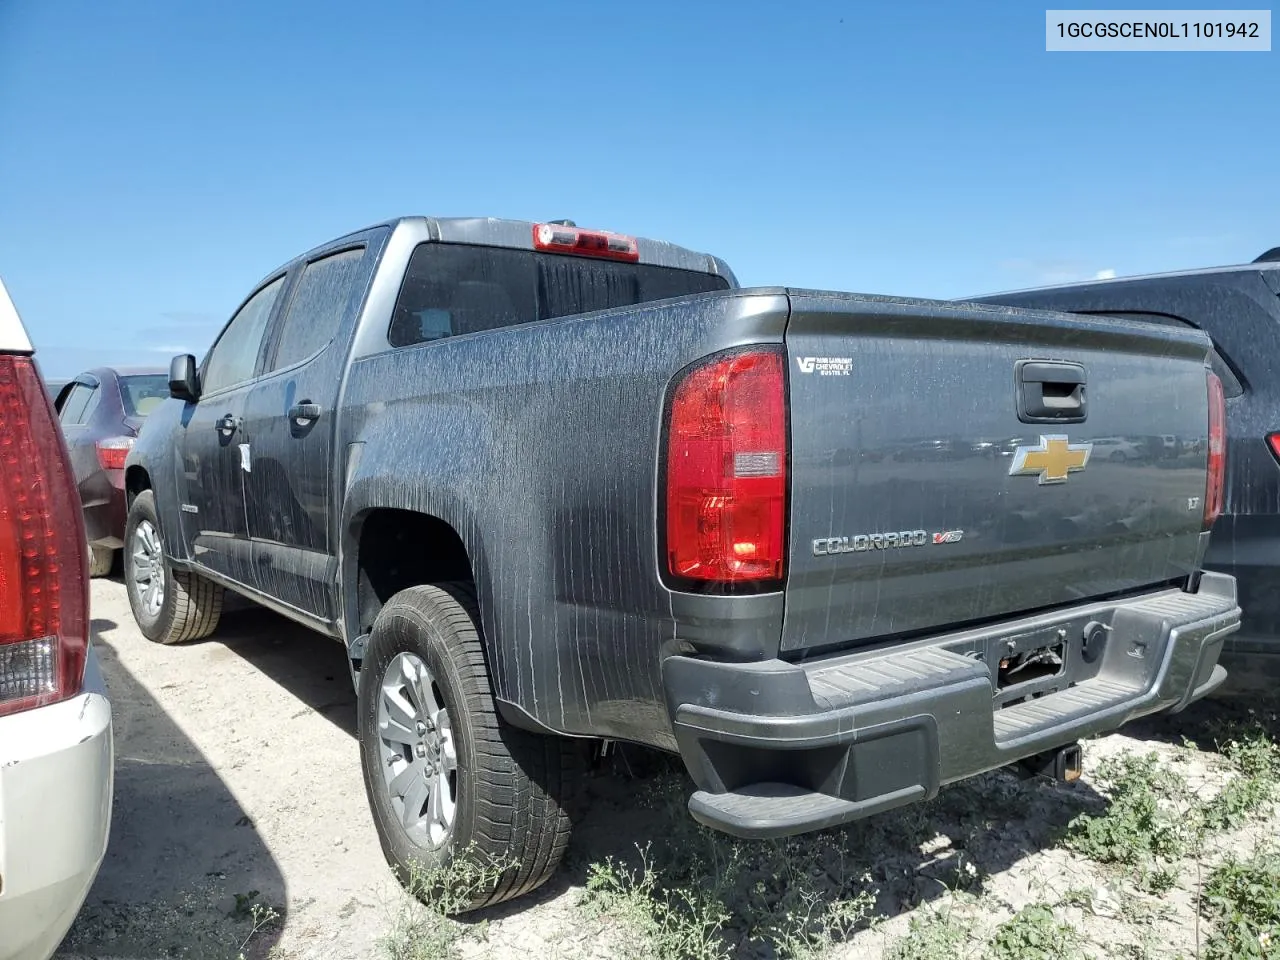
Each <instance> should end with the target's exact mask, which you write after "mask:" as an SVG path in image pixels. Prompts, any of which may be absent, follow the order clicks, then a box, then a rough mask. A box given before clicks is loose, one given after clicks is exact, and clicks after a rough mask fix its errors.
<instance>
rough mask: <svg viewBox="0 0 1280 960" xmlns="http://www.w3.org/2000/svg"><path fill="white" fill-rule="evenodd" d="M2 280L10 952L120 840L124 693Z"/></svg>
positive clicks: (68, 477)
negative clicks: (116, 743) (100, 650)
mask: <svg viewBox="0 0 1280 960" xmlns="http://www.w3.org/2000/svg"><path fill="white" fill-rule="evenodd" d="M31 353H32V349H31V342H30V340H29V339H28V338H27V334H26V331H25V330H24V329H23V327H22V323H21V321H20V320H19V319H18V313H17V311H16V310H15V309H14V307H13V303H12V301H11V300H10V299H9V294H8V293H7V292H6V291H5V288H4V285H3V283H0V960H47V958H48V957H50V956H52V955H53V952H54V951H55V950H56V949H57V948H58V944H59V943H60V942H61V941H62V938H63V936H65V935H66V932H67V928H68V927H70V926H71V922H72V921H73V920H74V919H75V917H76V914H77V913H78V912H79V910H80V905H81V904H82V903H84V898H85V895H86V894H87V893H88V892H89V885H90V884H91V883H93V878H94V877H95V876H96V875H97V873H98V866H99V865H100V864H101V863H102V857H103V854H104V853H105V852H106V848H107V833H108V828H109V825H110V822H111V784H112V776H113V769H114V766H113V756H112V739H111V705H110V703H109V702H108V701H107V697H106V690H105V688H104V687H103V683H102V674H101V672H100V670H99V668H98V663H97V659H96V656H95V654H94V652H93V650H92V649H91V647H90V643H89V577H88V573H89V571H88V561H87V559H86V552H87V549H88V545H87V541H86V539H85V532H84V521H83V519H82V515H81V510H80V500H79V495H78V493H77V492H76V487H75V480H74V477H73V476H72V474H71V470H70V467H69V464H68V459H67V448H66V444H65V442H64V441H63V439H62V433H61V431H60V430H59V429H58V421H57V417H56V416H55V415H54V413H53V405H52V403H51V402H50V400H49V397H48V394H47V393H46V392H45V388H44V385H43V383H42V382H41V379H40V375H39V373H38V372H37V370H36V366H35V362H34V360H33V358H32V356H31Z"/></svg>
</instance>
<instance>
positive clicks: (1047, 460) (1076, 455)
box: [1009, 436, 1093, 483]
mask: <svg viewBox="0 0 1280 960" xmlns="http://www.w3.org/2000/svg"><path fill="white" fill-rule="evenodd" d="M1092 452H1093V444H1092V443H1072V442H1070V441H1069V440H1068V439H1067V438H1066V437H1064V436H1051V437H1046V436H1042V437H1041V438H1040V442H1039V443H1038V444H1035V445H1028V446H1024V447H1018V449H1017V450H1015V451H1014V452H1013V463H1012V464H1010V466H1009V476H1011V477H1030V476H1035V475H1037V474H1038V475H1039V477H1040V482H1041V483H1065V482H1066V479H1067V474H1068V473H1074V472H1075V471H1077V470H1083V469H1084V467H1085V464H1087V463H1088V462H1089V454H1090V453H1092Z"/></svg>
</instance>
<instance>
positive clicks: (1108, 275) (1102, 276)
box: [1093, 267, 1116, 280]
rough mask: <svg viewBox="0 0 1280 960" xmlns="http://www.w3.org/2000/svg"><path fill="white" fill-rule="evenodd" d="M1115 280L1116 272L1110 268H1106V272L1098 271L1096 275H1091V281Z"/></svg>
mask: <svg viewBox="0 0 1280 960" xmlns="http://www.w3.org/2000/svg"><path fill="white" fill-rule="evenodd" d="M1115 278H1116V272H1115V271H1114V270H1112V269H1111V268H1110V267H1108V268H1107V269H1106V270H1099V271H1098V272H1097V273H1095V274H1094V275H1093V279H1095V280H1114V279H1115Z"/></svg>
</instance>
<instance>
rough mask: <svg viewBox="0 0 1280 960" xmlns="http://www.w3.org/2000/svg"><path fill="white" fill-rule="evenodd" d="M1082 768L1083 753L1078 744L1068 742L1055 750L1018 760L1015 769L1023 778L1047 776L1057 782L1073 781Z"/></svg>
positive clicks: (1078, 776) (1077, 778) (1076, 778)
mask: <svg viewBox="0 0 1280 960" xmlns="http://www.w3.org/2000/svg"><path fill="white" fill-rule="evenodd" d="M1083 769H1084V753H1083V751H1081V749H1080V744H1078V743H1070V744H1067V745H1066V746H1065V747H1059V748H1058V749H1057V750H1048V751H1046V752H1044V753H1037V754H1036V755H1035V756H1033V757H1027V758H1026V759H1025V760H1020V761H1018V764H1017V771H1018V773H1019V775H1020V776H1022V778H1023V779H1025V780H1030V779H1031V778H1033V777H1047V778H1048V779H1050V780H1057V781H1058V782H1059V783H1075V782H1076V781H1077V780H1079V779H1080V773H1081V771H1082V770H1083Z"/></svg>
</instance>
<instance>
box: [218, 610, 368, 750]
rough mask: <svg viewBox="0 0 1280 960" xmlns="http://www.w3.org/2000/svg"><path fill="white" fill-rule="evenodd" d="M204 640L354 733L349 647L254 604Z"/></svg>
mask: <svg viewBox="0 0 1280 960" xmlns="http://www.w3.org/2000/svg"><path fill="white" fill-rule="evenodd" d="M206 642H217V643H220V644H222V645H223V646H225V647H226V648H227V649H228V650H229V651H231V652H232V653H234V654H235V655H236V656H238V657H240V658H241V659H243V660H244V661H245V662H246V663H249V664H250V665H252V666H253V667H254V668H256V669H257V670H259V671H261V672H262V673H263V674H264V675H266V676H267V677H269V678H270V679H272V680H273V681H275V683H276V684H278V685H279V686H280V687H281V688H282V689H284V690H285V691H287V692H288V693H289V694H290V695H292V696H293V697H295V698H296V699H297V700H298V701H299V702H300V703H301V704H302V705H303V706H304V707H306V708H309V709H311V710H314V711H315V712H317V713H319V714H320V715H321V716H323V717H324V718H325V719H326V720H328V721H329V722H330V723H332V724H333V725H334V726H336V727H338V729H340V730H342V731H344V732H345V733H348V734H350V735H351V736H353V737H354V736H355V735H356V693H355V688H354V687H353V686H352V683H351V672H350V670H351V668H350V665H349V663H348V662H347V653H346V650H345V649H344V648H343V646H342V644H341V643H339V642H338V641H337V640H332V639H329V638H327V637H324V636H322V635H320V634H318V633H316V632H315V631H313V630H308V629H307V628H306V627H303V626H301V625H299V624H296V623H294V622H293V621H292V620H288V619H286V618H285V617H281V616H278V615H276V614H274V613H272V612H270V611H269V610H263V609H261V608H254V609H248V610H240V611H237V612H235V613H231V614H228V615H226V616H224V617H223V618H222V620H221V622H220V623H219V624H218V630H217V632H216V633H215V634H214V635H213V637H212V639H211V640H210V641H206Z"/></svg>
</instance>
